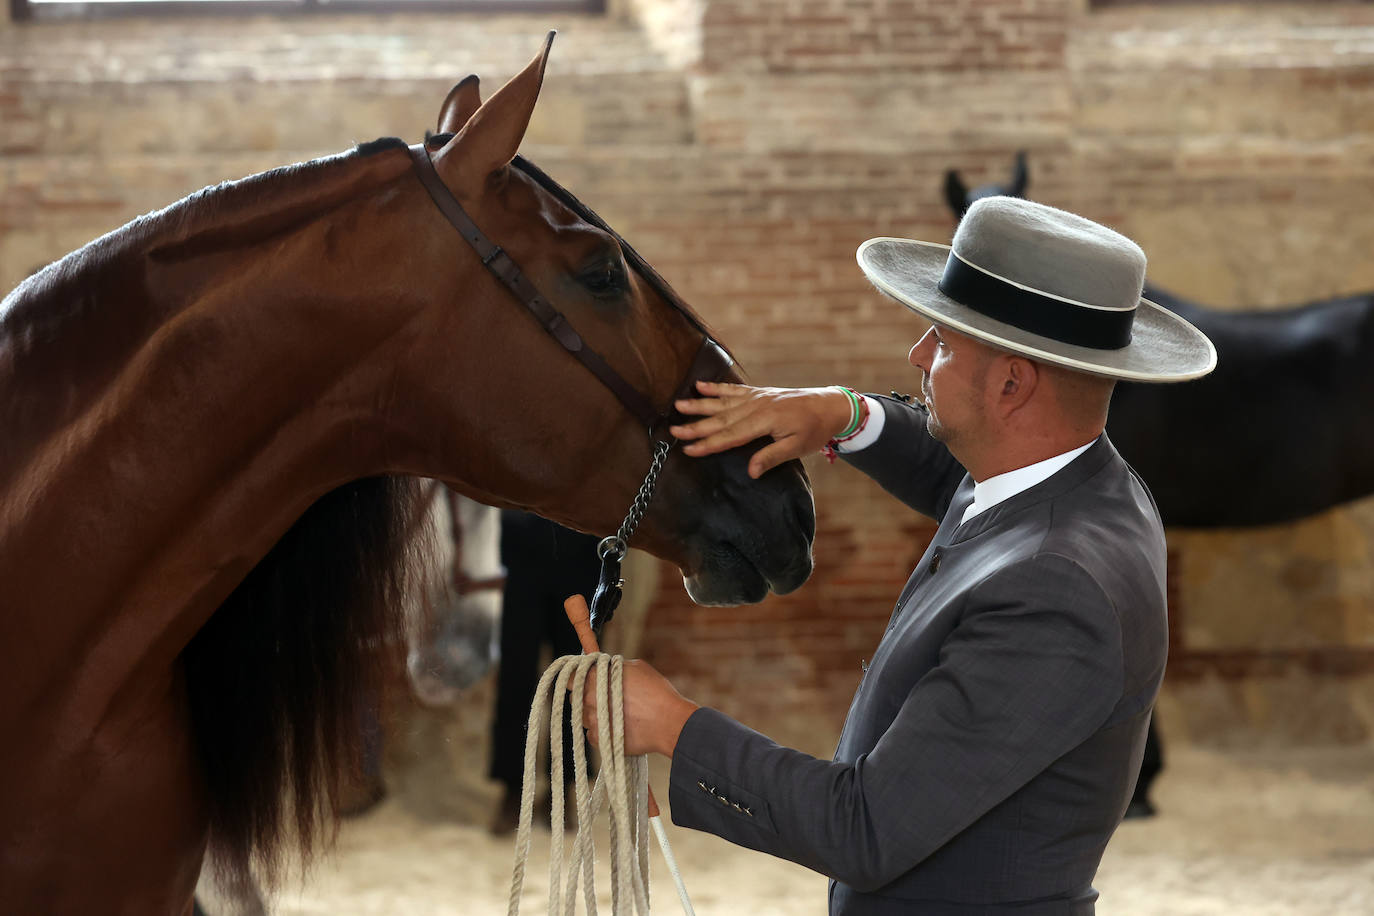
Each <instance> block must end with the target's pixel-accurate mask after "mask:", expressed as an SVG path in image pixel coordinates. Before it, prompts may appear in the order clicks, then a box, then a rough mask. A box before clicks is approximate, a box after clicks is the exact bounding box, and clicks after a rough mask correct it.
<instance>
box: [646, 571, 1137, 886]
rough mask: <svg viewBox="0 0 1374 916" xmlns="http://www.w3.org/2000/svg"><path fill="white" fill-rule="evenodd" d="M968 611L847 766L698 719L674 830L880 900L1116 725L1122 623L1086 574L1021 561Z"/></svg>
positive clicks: (681, 766) (674, 779)
mask: <svg viewBox="0 0 1374 916" xmlns="http://www.w3.org/2000/svg"><path fill="white" fill-rule="evenodd" d="M970 601H971V603H970V605H969V608H970V610H969V611H968V612H966V614H965V616H964V618H963V620H962V621H961V622H960V624H959V625H958V626H956V627H955V629H954V630H953V631H951V633H950V635H949V637H948V638H947V640H946V642H945V644H944V646H943V648H942V649H941V653H940V659H939V663H938V665H937V666H936V667H935V668H933V669H931V670H930V671H929V672H928V673H927V674H926V675H925V676H924V677H921V678H920V679H919V680H918V681H917V683H916V685H915V687H914V688H912V689H911V692H910V694H909V695H908V696H907V697H906V699H905V701H904V702H903V703H902V705H901V708H900V711H899V712H898V713H897V716H896V718H895V719H894V721H893V723H892V725H891V726H890V727H889V728H888V729H887V731H886V732H885V733H884V735H883V737H882V738H881V739H880V740H879V741H878V743H877V745H876V746H875V747H874V748H873V750H872V751H871V752H870V753H868V754H866V755H863V756H861V757H859V758H858V760H856V761H855V762H854V763H852V764H839V763H835V762H833V761H825V760H820V759H817V758H815V757H811V756H810V755H808V754H804V753H802V752H800V751H796V750H792V749H790V748H785V747H781V746H779V745H777V744H775V743H774V742H772V741H770V740H769V739H768V738H766V737H764V736H763V735H760V734H758V733H757V732H754V731H751V730H749V729H748V728H745V727H744V726H743V725H741V724H739V723H738V722H735V721H734V720H732V719H730V718H728V717H726V716H724V715H722V714H721V713H719V712H716V711H715V710H711V709H701V710H698V711H697V712H696V713H694V714H693V715H692V718H691V719H689V720H688V722H687V725H686V727H685V728H684V729H683V732H682V737H681V738H680V739H679V741H678V744H677V748H676V750H675V752H674V755H673V762H672V771H671V778H670V789H669V799H670V803H671V807H672V817H673V821H674V823H676V824H679V825H681V826H684V827H690V828H694V829H698V830H705V831H708V832H711V833H714V834H717V835H718V836H721V837H723V838H725V839H727V840H730V841H731V842H734V843H737V844H739V845H742V846H747V847H749V848H751V849H757V850H760V851H763V852H767V853H771V854H772V855H776V856H780V857H782V858H785V859H790V860H791V861H794V862H797V863H799V864H801V865H804V866H806V867H808V868H811V869H813V870H815V871H818V872H821V873H822V874H825V875H828V876H830V877H832V878H835V879H837V880H839V881H842V882H844V883H845V884H848V885H851V886H852V887H854V888H855V889H857V890H859V891H870V890H875V889H877V888H880V887H882V886H884V885H886V884H888V883H890V882H892V881H893V880H895V879H896V878H898V877H900V876H901V875H903V874H904V873H906V872H907V871H910V870H911V869H912V868H914V867H915V866H917V865H918V864H919V863H920V862H921V861H922V860H924V859H925V858H926V857H927V856H929V855H930V854H931V853H933V852H934V851H935V850H937V849H939V848H940V847H941V846H942V845H944V844H945V843H946V842H948V841H949V840H950V839H951V838H952V837H954V836H955V835H956V834H958V833H959V832H960V831H962V830H964V829H965V828H966V827H968V826H969V825H970V824H972V823H973V822H974V821H975V820H977V819H978V818H979V817H980V816H982V815H983V814H984V813H986V812H987V811H989V810H991V809H992V808H993V807H995V806H996V805H997V804H999V803H1000V802H1002V801H1004V800H1005V799H1006V798H1008V797H1009V796H1010V795H1011V794H1012V793H1013V792H1015V791H1016V790H1017V789H1018V788H1020V787H1021V786H1023V785H1024V784H1025V783H1027V782H1028V781H1029V780H1030V779H1032V778H1033V777H1034V776H1035V775H1036V774H1038V773H1040V772H1041V771H1042V770H1044V769H1045V768H1046V767H1047V766H1048V765H1049V764H1050V763H1052V762H1053V761H1054V760H1056V759H1057V758H1059V757H1060V756H1062V755H1063V754H1065V753H1067V752H1068V751H1069V750H1071V749H1073V748H1074V747H1076V746H1077V745H1078V744H1080V743H1082V742H1083V741H1084V740H1085V739H1087V738H1088V737H1089V736H1090V735H1092V734H1093V733H1094V732H1095V731H1096V730H1097V729H1098V728H1099V727H1100V726H1101V725H1102V723H1104V722H1105V721H1106V720H1107V718H1108V716H1109V715H1110V713H1111V711H1112V709H1113V707H1114V706H1115V704H1116V702H1117V699H1118V698H1119V696H1120V694H1121V689H1122V651H1121V635H1120V632H1121V631H1120V624H1119V621H1118V618H1117V616H1116V613H1115V610H1114V608H1113V607H1112V606H1111V604H1110V602H1109V601H1108V599H1107V598H1106V596H1105V594H1103V592H1102V590H1101V588H1100V587H1099V586H1098V585H1097V583H1096V582H1094V581H1093V580H1092V579H1091V577H1090V576H1089V575H1088V574H1087V573H1086V572H1085V571H1084V570H1083V569H1082V568H1081V567H1080V566H1078V565H1077V564H1076V563H1073V562H1072V561H1071V560H1068V559H1064V558H1061V557H1057V556H1049V557H1040V558H1037V559H1036V560H1030V561H1025V562H1023V563H1021V564H1017V565H1014V566H1011V567H1008V568H1005V569H1004V570H1002V571H1001V572H999V573H997V574H995V575H994V576H993V577H991V578H989V579H987V580H984V581H983V582H982V583H980V584H979V585H977V586H975V588H974V589H973V590H972V591H971V592H970ZM736 805H738V807H736Z"/></svg>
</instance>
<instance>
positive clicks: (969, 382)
mask: <svg viewBox="0 0 1374 916" xmlns="http://www.w3.org/2000/svg"><path fill="white" fill-rule="evenodd" d="M858 260H859V265H860V267H861V268H862V269H863V271H864V273H865V274H866V275H867V276H868V278H869V279H870V280H871V281H872V282H873V283H874V285H875V286H877V287H878V289H879V290H880V291H882V292H883V293H885V294H886V295H888V296H890V297H892V298H894V299H896V300H898V301H899V302H901V303H902V304H904V305H906V306H907V307H908V308H910V309H912V310H913V311H915V312H917V313H919V314H920V315H922V316H923V317H925V318H926V319H928V320H930V321H931V322H933V326H932V327H931V328H930V330H929V331H927V332H926V333H925V335H924V336H923V337H921V338H920V340H919V342H918V343H917V344H916V345H915V346H914V347H913V348H912V350H911V354H910V362H911V364H912V365H913V366H915V367H917V368H919V369H920V370H921V372H922V374H923V375H922V381H921V392H922V398H921V400H922V401H923V402H924V405H923V406H921V405H908V404H906V403H903V402H902V401H900V400H897V399H889V398H871V397H866V398H864V399H863V400H862V401H860V400H858V399H857V398H855V399H851V397H850V394H849V393H847V392H845V391H843V390H835V389H804V390H779V389H761V388H746V387H743V386H735V385H707V384H702V385H700V386H699V387H698V390H699V391H700V393H701V394H702V395H703V397H702V398H699V399H695V400H691V401H684V402H680V404H679V405H678V406H679V408H680V409H681V410H682V411H683V412H684V413H687V414H691V415H701V416H703V419H700V420H696V421H694V422H692V423H690V424H687V425H684V426H681V427H678V428H675V429H674V434H675V435H677V436H678V437H679V438H681V439H684V440H690V442H689V444H688V445H686V446H685V447H684V451H685V452H686V453H687V454H689V455H705V454H710V453H713V452H717V451H721V450H723V449H726V448H731V447H734V446H738V445H742V444H745V443H748V442H750V441H751V440H754V439H756V438H758V437H760V436H769V437H771V438H772V439H773V442H772V443H771V444H769V445H768V446H766V447H765V448H763V449H761V450H759V451H758V452H757V453H756V454H755V455H754V456H753V457H752V458H751V463H750V473H751V474H752V475H754V476H757V475H759V474H762V473H764V472H766V471H767V470H768V469H769V468H770V467H773V466H774V465H776V464H778V463H780V462H782V461H785V460H788V459H790V458H795V457H798V456H801V455H805V454H807V453H810V452H812V451H814V450H815V449H817V448H820V447H822V446H823V445H827V443H828V447H829V448H830V449H832V450H836V451H839V452H841V453H843V454H844V456H845V458H846V460H848V461H849V462H850V463H851V464H853V465H854V466H855V467H857V468H859V469H860V470H861V471H863V472H865V473H867V474H869V475H870V476H872V477H873V478H874V479H876V480H877V481H878V482H879V483H881V484H882V485H883V486H884V487H885V488H886V489H887V490H888V491H889V492H891V493H892V494H893V495H894V496H896V497H897V498H898V499H901V500H902V501H903V502H905V503H906V504H908V505H909V506H911V507H913V508H915V509H917V510H918V511H920V512H923V513H925V514H927V515H930V516H932V517H933V518H936V519H938V520H939V521H940V526H939V530H938V532H937V533H936V535H935V537H934V539H933V540H932V542H931V544H930V546H929V548H928V549H927V550H926V552H925V555H924V556H923V557H922V559H921V562H920V564H919V565H918V566H917V568H916V570H915V572H913V573H912V575H911V578H910V580H909V581H908V582H907V585H906V587H905V588H904V589H903V591H902V593H901V596H900V598H899V599H898V601H897V605H896V608H895V610H894V611H893V614H892V619H891V622H890V624H889V626H888V628H887V631H886V633H885V634H884V635H883V638H882V640H881V642H880V644H879V646H878V648H877V650H876V651H875V652H874V654H873V660H872V663H871V664H870V665H868V667H867V670H866V672H865V674H864V676H863V679H862V681H861V683H860V685H859V688H858V691H857V693H856V695H855V698H854V701H853V705H852V706H851V708H850V712H849V715H848V718H847V720H846V722H845V726H844V730H843V732H842V734H841V737H840V743H839V746H838V748H837V750H836V752H835V757H834V759H833V760H831V761H824V760H819V759H816V758H813V757H810V756H808V755H806V754H803V753H801V752H798V751H795V750H791V749H788V748H784V747H779V746H778V745H776V744H775V743H773V742H771V741H770V740H768V739H767V738H766V737H764V736H762V735H760V734H757V733H756V732H753V731H751V730H749V729H747V728H745V727H744V726H742V725H740V724H739V723H737V722H735V721H734V720H732V719H730V718H728V717H726V716H725V715H723V714H722V713H720V712H717V711H715V710H712V709H706V708H698V707H697V706H696V704H694V703H692V702H691V701H690V700H687V699H686V698H684V697H682V696H680V695H679V694H678V693H677V692H676V691H675V690H673V688H672V687H671V685H669V684H668V683H667V681H665V680H663V679H662V677H661V676H659V675H657V673H656V672H654V671H653V670H652V669H651V668H649V667H648V666H647V665H643V664H640V663H636V664H633V665H629V666H627V668H626V672H625V674H626V678H625V705H626V720H627V724H626V752H627V753H631V754H633V753H644V752H648V751H654V752H658V753H662V754H665V755H668V756H671V757H672V773H671V790H670V803H671V808H672V815H673V820H674V821H675V822H676V823H678V824H680V825H683V826H687V827H694V828H697V829H702V830H709V831H711V832H713V833H716V834H718V835H720V836H722V837H725V838H726V839H729V840H731V841H733V842H735V843H739V844H741V845H744V846H748V847H750V848H753V849H758V850H762V851H765V852H769V853H772V854H774V855H778V856H782V857H784V858H787V859H791V860H792V861H795V862H799V863H801V864H803V865H806V866H808V867H810V868H813V869H815V870H816V871H819V872H822V873H824V874H826V875H829V876H831V877H832V878H833V879H834V880H833V881H832V882H831V885H830V912H831V913H832V914H845V916H850V914H879V916H881V914H899V913H900V914H913V913H919V914H940V916H943V914H965V916H966V914H973V913H978V914H990V913H1015V914H1018V916H1048V914H1055V916H1059V914H1082V913H1092V912H1093V910H1094V902H1095V900H1096V898H1097V891H1096V890H1095V889H1094V888H1093V887H1092V878H1093V875H1094V874H1095V873H1096V870H1097V866H1098V863H1099V861H1100V860H1101V856H1102V852H1103V850H1104V848H1105V847H1106V844H1107V840H1108V839H1109V838H1110V836H1111V834H1112V832H1113V831H1114V830H1115V828H1116V826H1117V824H1118V823H1119V822H1120V820H1121V817H1122V814H1123V812H1124V811H1125V809H1126V805H1127V801H1128V800H1129V798H1130V796H1131V788H1132V784H1133V783H1134V781H1135V777H1136V773H1137V771H1138V769H1139V767H1140V755H1141V749H1142V747H1143V745H1144V741H1145V731H1146V726H1147V723H1148V721H1149V716H1150V710H1151V706H1152V704H1153V702H1154V698H1155V694H1156V692H1157V690H1158V688H1159V684H1160V680H1161V678H1162V676H1163V672H1164V661H1165V649H1166V644H1167V637H1166V632H1165V628H1166V624H1165V579H1164V572H1165V548H1164V533H1163V529H1162V527H1161V525H1160V521H1159V516H1158V513H1157V512H1156V511H1155V508H1154V504H1153V501H1152V500H1151V498H1150V495H1149V492H1148V491H1147V490H1146V488H1145V486H1144V484H1143V483H1142V482H1141V481H1140V480H1139V478H1137V477H1136V476H1135V474H1134V472H1133V471H1132V470H1131V469H1130V468H1129V467H1128V466H1127V465H1126V464H1125V463H1124V462H1123V461H1122V460H1121V458H1120V456H1119V455H1117V453H1116V451H1115V450H1114V449H1113V448H1112V445H1111V443H1110V442H1109V441H1108V440H1107V438H1106V436H1105V435H1104V434H1103V427H1104V424H1105V422H1106V418H1107V406H1108V401H1109V399H1110V397H1111V391H1112V386H1113V384H1114V380H1115V379H1118V378H1129V379H1133V380H1138V381H1181V380H1184V379H1188V378H1195V377H1198V376H1200V375H1204V374H1206V373H1207V372H1209V371H1210V370H1211V368H1212V366H1213V365H1214V364H1215V359H1216V357H1215V351H1214V350H1213V349H1212V347H1211V345H1210V343H1209V342H1208V341H1207V339H1206V338H1205V337H1204V336H1203V335H1202V334H1200V333H1199V332H1198V331H1197V330H1196V329H1194V328H1193V327H1192V326H1191V325H1189V324H1187V322H1185V321H1183V320H1181V319H1179V318H1177V317H1176V316H1174V315H1172V314H1171V313H1169V312H1166V311H1164V310H1163V309H1160V308H1158V307H1156V306H1154V305H1152V304H1151V303H1149V302H1146V301H1144V300H1142V299H1141V298H1140V293H1141V288H1142V284H1143V281H1144V274H1145V256H1144V253H1143V252H1142V251H1141V250H1140V249H1139V248H1138V247H1137V246H1136V245H1135V244H1134V243H1133V242H1131V241H1130V240H1129V239H1126V238H1125V237H1123V236H1120V235H1118V234H1117V233H1115V232H1112V231H1111V230H1109V229H1106V228H1105V227H1102V226H1099V225H1097V224H1096V223H1092V222H1090V221H1088V220H1086V219H1083V218H1081V217H1077V216H1074V215H1072V214H1069V213H1065V212H1063V211H1060V210H1055V209H1053V208H1050V207H1045V206H1042V205H1039V204H1034V203H1031V202H1029V201H1024V200H1019V199H1014V198H1008V197H994V198H988V199H984V200H981V201H978V202H977V203H975V204H974V205H973V207H972V208H971V209H970V210H969V212H968V214H967V215H966V216H965V217H964V220H963V222H962V223H961V224H960V226H959V229H958V231H957V233H956V234H955V237H954V242H953V245H952V247H949V248H947V247H945V246H941V245H934V244H929V243H923V242H916V241H910V240H905V239H888V238H880V239H872V240H870V241H868V242H865V243H864V244H863V245H862V246H861V247H860V248H859V251H858ZM865 413H866V414H867V421H866V423H865V422H863V417H864V414H865ZM856 421H857V422H856ZM837 439H840V440H845V441H837ZM589 712H590V713H592V714H593V715H594V712H595V711H594V710H589ZM593 724H594V723H593ZM595 733H596V732H595V729H594V728H593V729H592V730H591V734H592V735H595Z"/></svg>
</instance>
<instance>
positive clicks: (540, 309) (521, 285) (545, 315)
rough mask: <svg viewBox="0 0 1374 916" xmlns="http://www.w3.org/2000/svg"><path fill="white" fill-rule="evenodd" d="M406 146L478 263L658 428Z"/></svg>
mask: <svg viewBox="0 0 1374 916" xmlns="http://www.w3.org/2000/svg"><path fill="white" fill-rule="evenodd" d="M409 150H410V158H411V161H412V162H413V163H414V165H415V173H416V174H417V175H418V176H419V178H420V183H421V184H423V185H424V186H425V190H426V191H428V192H429V196H430V197H431V198H432V199H433V200H434V204H435V206H437V207H438V208H439V212H440V213H442V214H444V216H445V217H446V218H447V219H448V221H449V222H450V223H452V224H453V228H455V229H457V230H458V234H459V235H461V236H462V237H463V238H464V239H465V240H466V241H467V243H468V244H469V245H471V246H472V248H473V250H474V251H475V252H477V256H478V257H479V258H481V260H482V266H484V267H486V269H487V270H489V271H490V272H491V274H492V276H494V277H496V279H497V280H499V281H500V282H501V285H502V286H504V287H506V289H508V290H510V292H511V295H513V296H514V297H515V298H516V301H518V302H519V303H520V304H521V305H523V306H525V308H526V309H528V310H529V312H530V313H531V314H532V315H534V317H535V320H536V321H538V322H539V324H540V325H541V326H543V328H544V330H545V331H548V332H549V335H550V336H551V337H553V339H554V340H556V341H558V342H559V343H560V344H561V345H562V346H563V349H565V350H567V351H568V352H569V353H571V354H572V355H573V356H574V357H576V358H577V360H578V361H579V362H581V363H582V365H584V366H586V367H587V368H588V369H589V370H591V373H592V374H593V375H595V376H596V377H597V378H598V379H600V380H601V383H602V384H603V385H605V386H606V387H607V388H609V389H610V390H611V393H612V394H614V395H615V396H616V397H617V398H618V399H619V400H620V402H621V403H622V404H624V405H625V407H626V409H627V410H629V411H630V413H632V414H633V415H634V416H635V418H636V419H637V420H639V422H640V423H641V424H643V426H644V427H645V428H646V429H650V430H652V429H653V428H654V427H656V426H657V425H658V424H659V422H660V421H661V420H663V419H664V414H662V413H660V412H659V411H658V410H656V409H655V408H654V406H653V404H652V402H650V401H649V399H648V398H646V397H645V396H644V395H642V394H640V393H639V390H638V389H636V388H635V387H634V386H633V385H631V384H630V383H629V382H627V381H625V379H624V378H622V377H621V375H620V373H618V372H616V371H615V370H614V369H612V368H611V367H610V365H609V364H608V363H607V362H606V360H604V359H602V358H601V354H600V353H597V352H596V351H595V350H593V349H592V348H591V347H589V346H587V345H586V343H585V342H584V341H583V340H582V336H581V335H580V334H578V333H577V330H576V329H575V328H574V327H573V326H572V325H571V324H569V323H568V319H567V318H565V317H564V316H563V313H562V312H560V311H558V309H556V308H554V307H553V305H551V304H550V303H549V300H548V299H545V298H544V296H543V295H541V294H540V292H539V290H538V289H537V288H536V287H535V285H534V284H533V283H531V282H530V280H529V278H528V277H526V276H525V274H524V272H523V271H521V270H520V266H519V265H518V264H516V263H515V261H513V260H512V259H511V257H510V255H508V254H506V252H505V251H504V250H503V249H502V248H501V246H500V245H497V244H495V243H494V242H492V240H491V239H489V238H487V236H486V235H485V233H483V232H482V230H481V229H478V228H477V224H476V223H474V222H473V221H472V219H471V217H469V216H468V214H467V211H465V210H464V209H463V207H462V205H461V204H459V203H458V201H457V199H456V198H454V196H453V193H452V192H451V191H449V189H448V186H447V185H445V184H444V182H443V180H442V179H441V178H440V177H439V173H438V172H437V171H436V170H435V168H434V162H433V161H432V160H431V159H430V158H429V153H428V152H427V151H426V150H425V148H424V147H423V146H412V147H409Z"/></svg>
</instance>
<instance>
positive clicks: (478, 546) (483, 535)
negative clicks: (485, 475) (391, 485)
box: [406, 481, 505, 706]
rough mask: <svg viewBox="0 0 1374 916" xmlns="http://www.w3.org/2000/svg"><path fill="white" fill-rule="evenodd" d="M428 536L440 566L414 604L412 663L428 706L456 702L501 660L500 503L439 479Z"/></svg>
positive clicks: (414, 685) (413, 680) (414, 683)
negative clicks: (458, 490) (471, 496)
mask: <svg viewBox="0 0 1374 916" xmlns="http://www.w3.org/2000/svg"><path fill="white" fill-rule="evenodd" d="M430 486H431V487H433V488H434V489H433V490H432V491H431V492H432V493H433V496H432V498H430V499H429V501H428V502H429V506H428V514H427V517H426V520H425V524H426V525H427V526H428V527H429V530H428V531H427V532H424V533H423V535H422V536H425V537H426V538H427V540H428V541H429V543H430V544H432V545H433V547H432V553H431V556H432V558H433V559H432V563H433V567H432V569H431V570H430V571H429V574H428V575H426V577H425V585H424V588H423V589H422V592H423V594H422V595H421V596H420V597H419V599H418V600H417V601H415V602H414V603H413V604H412V606H411V608H410V609H409V610H410V622H411V623H410V626H409V627H408V630H409V639H408V642H409V646H408V651H407V654H406V670H407V672H408V674H409V676H410V685H411V689H412V690H413V691H414V692H415V696H416V698H417V699H419V700H420V702H422V703H424V704H425V705H427V706H449V705H452V704H453V703H454V702H455V701H456V700H457V699H458V696H459V694H460V693H461V692H462V691H463V690H464V689H466V688H468V687H471V686H472V685H473V684H475V683H477V682H478V681H479V680H481V679H482V678H483V677H484V676H485V675H486V674H487V672H488V671H489V670H491V666H492V665H493V664H494V663H495V661H496V659H497V655H498V654H499V650H500V638H501V589H502V585H503V584H504V581H505V569H504V568H503V567H502V566H501V511H500V510H499V509H495V508H493V507H491V506H486V505H483V504H481V503H479V502H474V501H473V500H471V499H468V498H467V497H465V496H460V495H459V494H457V493H455V492H453V491H452V490H450V489H448V488H447V487H445V486H444V485H443V484H441V483H439V482H438V481H433V482H432V483H431V484H430Z"/></svg>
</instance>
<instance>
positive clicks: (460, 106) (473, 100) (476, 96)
mask: <svg viewBox="0 0 1374 916" xmlns="http://www.w3.org/2000/svg"><path fill="white" fill-rule="evenodd" d="M481 107H482V91H481V81H480V80H479V79H477V74H476V73H470V74H468V75H467V76H465V77H463V81H462V82H461V83H459V84H458V85H456V86H454V87H453V88H452V89H450V90H449V93H448V98H446V99H444V104H443V105H442V106H441V107H440V108H439V129H438V130H436V131H435V133H437V134H456V133H458V131H460V130H462V129H463V125H465V124H467V123H468V121H469V120H470V119H471V118H472V116H473V115H474V114H476V113H477V109H479V108H481Z"/></svg>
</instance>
